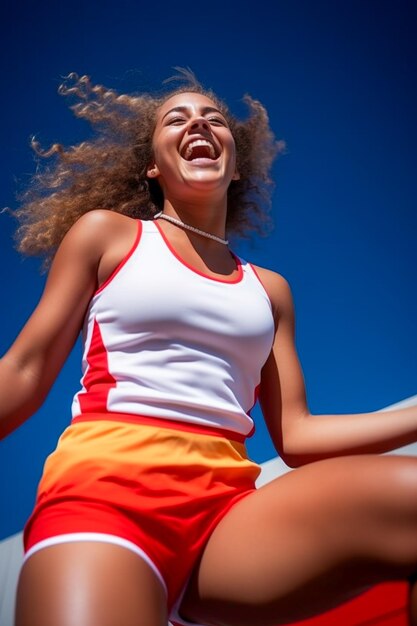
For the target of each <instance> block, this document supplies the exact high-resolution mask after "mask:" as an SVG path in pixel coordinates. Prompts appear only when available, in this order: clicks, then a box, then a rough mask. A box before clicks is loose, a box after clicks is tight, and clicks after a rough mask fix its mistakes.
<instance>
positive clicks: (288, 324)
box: [258, 268, 308, 459]
mask: <svg viewBox="0 0 417 626" xmlns="http://www.w3.org/2000/svg"><path fill="white" fill-rule="evenodd" d="M258 272H259V276H260V278H261V280H262V283H263V285H264V287H265V289H266V291H267V293H268V295H269V298H270V300H271V304H272V308H273V313H274V319H275V338H274V344H273V348H272V351H271V353H270V355H269V358H268V360H267V362H266V363H265V365H264V367H263V369H262V376H261V385H260V392H259V401H260V405H261V408H262V412H263V415H264V418H265V422H266V424H267V427H268V430H269V432H270V434H271V437H272V440H273V442H274V444H275V446H276V448H277V451H278V452H279V453H280V454H281V455H282V456H283V458H284V459H285V458H286V457H287V454H288V452H287V450H286V447H287V446H286V444H287V443H288V442H289V439H290V434H291V426H292V425H294V423H295V422H296V421H297V420H298V419H300V418H303V417H305V416H306V415H307V414H308V407H307V399H306V392H305V384H304V377H303V372H302V369H301V365H300V361H299V358H298V354H297V350H296V346H295V314H294V304H293V298H292V294H291V289H290V287H289V285H288V283H287V281H286V280H285V279H284V278H283V277H282V276H280V275H279V274H276V273H275V272H271V271H269V270H262V269H261V268H258ZM289 454H290V453H289Z"/></svg>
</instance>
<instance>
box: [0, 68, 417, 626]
mask: <svg viewBox="0 0 417 626" xmlns="http://www.w3.org/2000/svg"><path fill="white" fill-rule="evenodd" d="M183 76H184V77H185V78H186V84H185V85H183V86H181V87H180V88H179V89H177V90H173V91H171V92H168V93H166V94H163V95H162V96H160V97H158V98H154V97H152V96H150V95H145V96H126V95H124V96H118V95H117V94H115V93H114V92H112V91H110V90H106V89H104V88H103V87H100V86H98V87H94V86H92V85H91V84H90V81H89V80H88V78H85V77H83V78H80V79H78V77H76V76H73V77H72V78H73V80H74V83H73V86H70V87H68V85H67V86H66V87H63V89H62V91H63V93H66V94H75V95H76V96H78V97H79V98H80V103H79V104H77V105H76V106H75V107H74V109H75V112H76V113H77V114H78V115H79V116H82V117H85V118H87V119H89V120H90V121H91V122H93V123H94V124H95V125H96V126H97V127H98V128H99V131H100V132H99V135H98V136H97V138H95V139H92V140H91V141H90V142H84V143H82V144H80V145H78V146H75V147H73V148H71V149H69V150H64V149H63V148H62V147H61V146H59V145H56V146H54V147H53V149H51V151H50V152H49V153H46V156H51V155H52V154H57V156H58V163H57V165H56V167H55V169H54V170H53V171H52V172H50V171H46V172H45V173H44V174H43V175H42V176H40V179H39V181H38V187H39V186H40V191H36V189H35V191H34V192H33V190H32V191H31V193H32V194H34V195H33V197H29V198H28V199H27V200H26V204H24V206H23V207H22V208H21V209H20V211H19V217H20V218H22V220H23V223H22V226H21V229H20V242H21V244H20V245H21V249H22V251H31V252H43V253H46V254H47V255H48V254H49V255H51V253H52V251H53V250H55V248H57V251H56V254H55V255H54V260H53V262H52V265H51V269H50V273H49V277H48V281H47V285H46V288H45V292H44V294H43V296H42V298H41V300H40V303H39V305H38V306H37V308H36V310H35V312H34V313H33V315H32V317H31V318H30V320H29V321H28V323H27V324H26V326H25V327H24V329H23V330H22V332H21V334H20V335H19V337H18V338H17V340H16V341H15V343H14V344H13V346H12V347H11V348H10V350H9V351H8V352H7V354H6V355H5V356H4V357H3V359H2V361H1V363H0V367H1V369H0V374H1V376H0V386H1V387H0V388H1V397H2V403H1V423H2V433H3V434H7V433H8V432H10V431H11V430H13V429H14V428H16V427H17V426H18V425H19V424H20V423H21V422H23V421H24V420H25V419H26V418H27V417H28V416H29V415H31V414H32V413H33V412H34V411H35V410H36V409H37V408H38V407H39V405H40V404H41V402H42V401H43V399H44V398H45V396H46V394H47V393H48V390H49V388H50V387H51V385H52V383H53V381H54V379H55V378H56V376H57V373H58V372H59V369H60V367H61V366H62V364H63V362H64V361H65V358H66V357H67V355H68V353H69V351H70V350H71V347H72V346H73V344H74V342H75V340H76V338H77V336H78V334H79V332H80V329H81V328H83V339H84V356H83V379H82V386H81V389H80V391H79V392H78V393H77V394H76V395H75V397H74V402H73V407H72V412H73V421H72V423H71V425H70V426H69V428H68V429H67V430H66V431H65V432H64V434H63V435H62V437H61V438H60V441H59V443H58V446H57V450H56V451H55V452H54V453H53V454H52V455H51V456H50V457H49V458H48V460H47V462H46V465H45V469H44V475H43V477H42V480H41V483H40V486H39V491H38V497H37V502H36V506H35V509H34V512H33V514H32V516H31V518H30V520H29V521H28V523H27V525H26V528H25V548H26V559H25V563H24V565H23V568H22V572H21V577H20V582H19V588H18V595H17V611H16V624H17V626H26V625H29V624H30V625H31V626H35V625H38V624H39V625H42V626H49V625H52V624H53V625H54V626H55V625H56V624H59V625H60V626H72V625H77V626H92V625H99V624H100V626H103V625H109V626H110V625H113V624H123V625H124V626H129V625H132V626H133V625H135V626H138V625H143V626H162V625H164V626H165V625H166V623H167V620H168V617H170V619H171V620H172V621H173V622H174V623H176V624H189V623H193V624H216V625H217V624H230V625H236V626H244V625H246V624H248V625H249V624H253V625H255V624H256V625H257V624H263V625H267V624H273V625H275V624H284V623H288V622H291V621H294V620H298V619H302V618H305V617H309V616H312V615H314V614H316V613H317V612H320V611H323V610H326V609H328V608H330V607H333V606H335V605H337V604H338V603H340V602H342V601H344V600H346V599H347V598H350V597H353V596H354V595H355V594H358V593H360V592H361V591H362V590H363V589H365V588H367V587H368V586H370V585H372V584H375V583H377V582H380V581H385V580H395V579H406V578H409V579H410V580H411V579H412V577H413V575H414V574H415V573H416V571H417V498H416V494H417V460H416V459H414V458H406V457H394V456H392V457H386V456H378V455H377V453H381V452H384V451H388V450H391V449H393V448H395V447H398V446H399V445H403V444H407V443H410V442H413V441H415V440H416V439H417V410H416V408H415V407H412V408H408V409H403V410H397V411H392V412H390V413H385V412H382V413H371V414H362V415H343V416H341V415H338V416H332V415H314V416H313V415H311V414H310V412H309V410H308V406H307V401H306V398H305V390H304V384H303V377H302V372H301V369H300V365H299V361H298V358H297V354H296V350H295V347H294V314H293V306H292V299H291V293H290V288H289V286H288V284H287V282H286V281H285V279H284V278H282V277H281V276H279V275H278V274H276V273H274V272H271V271H268V270H266V269H263V268H255V267H253V266H252V265H250V264H249V263H247V262H245V261H243V260H241V259H238V258H237V257H236V256H234V255H233V254H232V253H231V252H230V250H229V248H228V246H227V243H228V242H227V241H226V239H225V233H226V229H227V230H228V231H233V230H234V231H237V232H239V231H241V230H242V229H243V228H244V227H246V228H248V227H249V228H250V227H253V226H254V225H256V222H257V220H256V219H255V218H256V215H259V216H261V217H262V207H263V206H265V203H266V201H267V199H268V197H267V194H268V188H269V184H270V181H269V177H268V171H269V168H270V166H271V163H272V161H273V158H274V156H275V154H276V152H277V148H278V145H277V143H276V142H275V140H274V138H273V135H272V133H271V131H270V130H269V126H268V119H267V115H266V112H265V110H264V109H263V107H262V105H260V104H259V103H258V102H255V101H253V100H252V99H250V98H247V104H248V106H249V108H250V113H251V114H250V116H249V119H248V120H247V121H246V122H239V121H237V120H236V119H235V118H234V117H233V116H232V115H231V114H230V113H229V112H228V110H227V108H226V107H225V105H224V104H223V103H222V102H221V101H219V100H218V98H217V97H216V96H215V95H214V94H213V93H211V92H209V91H207V90H204V89H203V88H202V87H201V86H200V85H199V84H198V83H197V82H196V81H195V80H194V79H193V77H192V76H191V75H190V74H189V73H187V72H183ZM187 81H188V82H187ZM45 188H47V189H48V188H49V189H50V193H49V194H45ZM109 209H110V210H109ZM138 218H141V219H138ZM258 221H259V220H258ZM248 355H250V358H248ZM13 389H18V393H10V390H13ZM257 398H259V401H260V404H261V407H262V411H263V414H264V417H265V420H266V423H267V425H268V428H269V430H270V433H271V437H272V439H273V441H274V443H275V445H276V448H277V451H278V452H279V454H280V455H281V456H282V457H283V459H284V460H285V461H286V462H287V463H288V464H289V465H290V466H293V467H297V468H298V469H297V470H296V471H294V472H290V473H289V474H287V475H285V476H283V477H280V478H278V479H276V480H275V481H273V482H272V483H270V484H268V485H266V486H265V487H262V488H260V489H258V490H255V488H254V481H255V479H256V477H257V475H258V473H259V468H258V467H257V466H256V464H254V463H252V462H251V461H250V460H249V459H247V457H246V455H245V450H244V444H243V442H244V439H245V437H246V436H248V435H250V433H251V430H252V426H253V424H252V420H251V418H250V410H251V408H252V406H253V404H254V403H255V402H256V399H257ZM410 614H411V620H412V623H413V624H417V591H416V589H415V588H413V589H412V590H411V594H410Z"/></svg>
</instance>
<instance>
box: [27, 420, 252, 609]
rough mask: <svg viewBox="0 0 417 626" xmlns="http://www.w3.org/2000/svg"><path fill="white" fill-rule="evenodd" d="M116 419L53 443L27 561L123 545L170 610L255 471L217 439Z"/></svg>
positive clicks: (230, 444) (239, 451)
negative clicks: (50, 551) (44, 553)
mask: <svg viewBox="0 0 417 626" xmlns="http://www.w3.org/2000/svg"><path fill="white" fill-rule="evenodd" d="M102 417H103V418H104V416H102ZM119 417H120V420H121V421H114V420H109V419H107V418H108V416H106V418H105V419H101V420H93V421H82V422H78V423H74V424H72V425H71V426H69V427H68V428H67V429H66V430H65V432H64V433H63V435H62V436H61V438H60V440H59V442H58V446H57V449H56V450H55V452H53V453H52V454H51V455H50V456H49V457H48V459H47V460H46V463H45V468H44V473H43V476H42V479H41V482H40V484H39V489H38V495H37V500H36V504H35V508H34V511H33V513H32V515H31V517H30V519H29V520H28V522H27V524H26V527H25V531H24V542H25V551H26V558H28V557H29V556H30V555H31V554H33V553H34V552H36V551H37V550H39V549H41V548H43V547H46V546H49V545H54V544H56V543H62V542H67V541H79V540H88V541H91V540H93V541H107V542H111V543H116V544H119V545H122V546H125V547H126V548H129V549H131V550H133V551H134V552H136V553H137V554H139V555H140V556H141V557H142V558H144V559H145V560H146V561H147V562H148V563H149V565H150V567H151V568H152V569H153V570H154V572H155V574H156V575H157V576H158V578H159V580H160V581H161V583H162V585H163V586H164V587H165V589H166V592H167V603H168V608H169V609H171V607H172V606H173V604H174V603H175V601H176V600H177V599H178V597H179V595H180V593H181V591H182V589H183V588H184V585H185V584H186V582H187V580H188V578H189V576H190V574H191V571H192V569H193V566H194V565H195V563H196V561H197V559H198V557H199V556H200V555H201V553H202V550H203V548H204V545H205V543H206V542H207V540H208V538H209V536H210V534H211V532H212V531H213V529H214V528H215V526H216V525H217V524H218V522H219V521H220V519H221V518H222V517H223V516H224V515H225V513H226V512H227V511H228V510H229V509H230V507H231V506H232V505H233V504H234V503H235V502H237V501H238V500H239V499H241V498H242V497H244V496H246V495H247V494H249V493H251V492H252V491H253V490H254V489H255V479H256V478H257V476H258V475H259V472H260V468H259V466H258V465H257V464H255V463H253V462H252V461H250V460H249V459H248V458H247V456H246V451H245V447H244V444H243V443H242V442H238V441H233V440H230V439H227V438H225V436H224V434H222V433H221V432H217V431H215V430H213V431H212V429H210V431H208V429H205V430H204V429H200V428H199V427H198V426H195V427H194V426H189V425H182V424H180V423H177V424H175V425H173V424H172V423H169V422H168V423H167V422H164V420H159V419H148V418H145V419H144V421H143V423H133V422H128V421H126V422H125V421H122V418H123V416H118V418H119ZM125 418H126V419H129V418H130V419H132V416H125ZM140 419H141V418H138V420H140ZM135 420H136V418H135Z"/></svg>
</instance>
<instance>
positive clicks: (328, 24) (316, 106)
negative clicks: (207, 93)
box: [0, 0, 417, 538]
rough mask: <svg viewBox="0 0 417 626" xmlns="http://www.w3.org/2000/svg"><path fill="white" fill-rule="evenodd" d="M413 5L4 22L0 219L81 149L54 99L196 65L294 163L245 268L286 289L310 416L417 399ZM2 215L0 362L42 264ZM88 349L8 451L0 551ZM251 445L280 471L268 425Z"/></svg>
mask: <svg viewBox="0 0 417 626" xmlns="http://www.w3.org/2000/svg"><path fill="white" fill-rule="evenodd" d="M416 24H417V19H416V4H415V2H414V1H413V2H412V1H411V0H410V1H406V0H395V1H394V0H392V1H391V2H387V1H384V0H352V1H350V2H334V0H333V1H331V0H328V1H324V0H317V1H316V2H311V1H307V0H305V1H300V0H292V1H291V2H288V1H281V0H276V1H275V2H274V3H272V6H270V7H269V8H267V6H266V5H265V4H262V5H259V4H258V5H256V4H255V3H249V2H244V1H243V2H237V0H236V1H234V2H228V1H227V0H225V1H224V2H222V3H221V4H220V5H218V4H207V3H188V2H185V3H184V2H181V3H175V2H164V1H163V0H162V1H160V2H158V3H142V2H137V0H136V1H132V0H119V1H118V2H117V3H116V2H108V1H107V0H101V1H100V2H97V1H95V0H92V1H90V2H88V3H82V2H81V1H78V0H77V1H76V2H71V3H70V2H66V1H65V0H64V1H63V2H59V3H57V2H48V1H47V2H36V3H35V2H28V1H27V2H23V1H22V0H16V1H15V2H13V3H12V2H11V1H10V0H9V1H7V2H6V3H4V4H3V8H2V9H1V15H0V34H1V37H0V47H1V58H2V60H3V70H2V87H3V89H2V98H1V100H0V107H1V121H0V125H1V134H2V144H1V145H2V150H1V154H0V158H1V168H0V177H1V190H2V193H1V200H0V206H11V207H15V206H16V201H15V192H16V190H17V184H16V179H18V180H25V179H27V176H28V175H29V174H30V173H31V172H33V169H34V166H35V163H34V161H33V158H32V155H31V152H30V149H29V147H28V140H29V137H30V136H31V135H32V134H36V135H37V136H38V138H39V139H40V140H41V141H42V142H43V143H44V144H45V145H47V144H48V143H49V142H53V141H56V140H58V141H63V142H64V143H73V142H76V141H79V140H80V139H82V138H83V137H84V136H85V133H86V132H88V129H87V128H86V127H85V125H84V124H83V123H82V122H80V121H77V120H75V119H74V118H73V116H72V114H71V113H70V111H69V109H68V107H67V104H66V102H65V101H64V100H63V99H62V98H61V97H60V96H58V95H57V93H56V90H57V86H58V84H59V82H60V77H61V76H63V75H65V74H67V73H69V72H70V71H76V72H78V73H80V74H84V73H85V74H89V75H90V76H91V77H92V79H93V80H94V81H97V82H104V83H105V84H107V85H109V86H112V87H114V88H116V89H119V90H120V91H124V90H125V91H134V90H137V89H141V88H142V87H144V88H145V89H152V88H158V87H159V86H160V84H161V81H162V80H163V79H164V78H166V77H167V76H169V75H170V74H171V73H172V70H171V68H172V67H173V66H175V65H182V66H190V67H191V68H192V69H193V70H194V71H195V73H196V74H197V76H198V77H199V79H200V80H201V81H202V82H203V83H205V84H206V85H207V86H209V87H212V88H213V89H214V90H215V91H217V92H218V93H219V95H221V96H222V97H223V98H224V99H225V100H226V101H227V102H228V103H229V105H230V106H231V108H232V110H234V111H235V112H236V113H239V114H244V107H243V106H242V104H241V101H240V99H241V97H242V95H243V94H244V93H246V92H249V93H250V94H251V95H252V96H254V97H256V98H258V99H260V100H261V101H262V102H263V103H264V104H265V105H266V106H267V107H268V110H269V113H270V118H271V124H272V127H273V128H274V130H275V133H276V135H277V137H278V138H282V139H284V140H285V141H286V143H287V146H288V150H287V154H286V155H285V156H282V157H281V158H280V159H279V160H278V161H277V163H276V166H275V169H274V175H275V179H276V182H277V188H276V192H275V195H274V208H273V213H274V217H275V223H276V227H275V230H274V232H273V233H272V235H271V236H270V237H269V238H268V239H266V240H264V239H259V240H257V241H254V242H253V243H252V244H250V245H249V244H247V243H245V244H244V245H243V244H242V245H239V246H238V247H237V248H236V251H237V252H238V253H240V254H241V255H242V256H246V257H247V258H249V259H250V260H252V261H254V262H256V263H258V264H263V265H266V266H268V267H270V268H271V269H274V270H276V271H279V272H281V273H282V274H284V275H285V276H286V278H287V279H288V280H289V281H290V283H291V285H292V289H293V293H294V299H295V304H296V312H297V320H298V323H297V344H298V347H299V353H300V358H301V361H302V365H303V368H304V373H305V379H306V385H307V391H308V397H309V403H310V407H311V410H312V411H313V412H335V413H342V412H353V411H355V412H358V411H367V410H374V409H378V408H381V407H383V406H386V405H389V404H392V403H394V402H397V401H399V400H402V399H404V398H406V397H409V396H411V395H414V394H417V295H416V278H417V206H416V204H417V201H416V198H417V175H416V165H417V159H416V149H417V119H416V117H417V116H416V111H417V94H416V76H417V44H416V41H417V33H416V28H417V27H416ZM13 228H14V223H13V221H12V220H11V219H10V218H9V217H7V216H6V215H3V216H0V250H1V259H2V262H1V266H0V268H1V269H0V271H1V284H2V306H1V308H0V316H1V326H0V327H1V333H0V351H1V352H4V351H5V350H6V349H7V347H8V346H9V344H10V343H11V341H12V340H13V338H14V337H15V335H16V334H17V332H18V330H19V329H20V327H21V325H22V324H23V323H24V321H25V319H26V318H27V316H28V315H29V314H30V312H31V310H32V309H33V307H34V306H35V304H36V301H37V299H38V297H39V295H40V293H41V290H42V286H43V282H44V277H42V276H41V275H40V273H39V263H38V261H36V260H32V259H27V260H23V259H22V258H20V257H19V256H18V255H17V254H16V252H15V251H14V249H13V242H12V233H13ZM78 361H79V350H78V349H77V350H75V352H74V354H73V355H71V357H70V359H69V361H68V363H67V365H66V366H65V368H64V370H63V372H62V373H61V375H60V377H59V379H58V381H57V383H56V385H55V387H54V389H53V390H52V392H51V394H50V396H49V398H48V400H47V401H46V402H45V405H44V406H43V408H42V409H41V410H40V411H39V412H38V413H37V414H36V415H35V416H34V417H33V418H32V419H31V420H30V421H29V422H28V423H26V424H25V425H24V426H23V427H22V428H20V429H19V430H18V431H17V432H16V433H14V434H13V435H11V436H10V437H9V438H8V439H7V440H5V441H3V442H2V443H0V511H1V512H0V538H2V537H6V536H8V535H10V534H12V533H15V532H18V531H20V530H21V529H22V527H23V524H24V522H25V520H26V518H27V516H28V514H29V513H30V510H31V506H32V503H33V498H34V494H35V489H36V484H37V481H38V479H39V476H40V472H41V468H42V464H43V461H44V459H45V457H46V455H47V454H48V453H49V452H50V451H51V450H52V449H53V447H54V445H55V442H56V439H57V437H58V436H59V434H60V432H61V431H62V430H63V428H64V427H65V426H66V424H67V423H68V421H69V406H70V401H71V398H72V394H73V393H74V391H75V390H76V388H77V385H78V381H79V377H80V371H79V362H78ZM255 417H256V420H257V422H258V430H257V434H256V435H255V437H254V438H253V440H251V441H250V442H249V446H248V447H249V450H250V453H251V454H252V456H253V457H254V458H255V459H256V460H257V461H259V462H262V461H265V460H267V459H269V458H271V457H272V456H274V450H273V448H272V445H271V443H270V441H269V439H268V436H267V434H266V432H265V429H264V427H263V426H262V420H261V416H260V414H259V412H258V411H257V412H256V413H255Z"/></svg>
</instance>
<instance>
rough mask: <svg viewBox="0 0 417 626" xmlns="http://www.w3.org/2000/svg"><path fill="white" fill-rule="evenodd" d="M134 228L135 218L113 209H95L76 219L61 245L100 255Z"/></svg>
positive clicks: (135, 228)
mask: <svg viewBox="0 0 417 626" xmlns="http://www.w3.org/2000/svg"><path fill="white" fill-rule="evenodd" d="M136 230H137V220H135V219H133V218H131V217H128V216H126V215H122V214H120V213H116V212H115V211H110V210H107V209H95V210H93V211H89V212H88V213H85V214H84V215H82V216H81V217H79V218H78V219H77V221H76V222H75V223H74V224H73V225H72V226H71V228H70V229H69V231H68V232H67V234H66V235H65V237H64V239H63V241H62V243H61V247H63V248H67V247H69V248H71V249H79V250H80V252H81V251H85V252H87V253H88V252H90V253H91V254H92V255H94V256H95V255H96V254H99V256H100V255H101V254H103V253H104V252H105V251H106V250H107V249H108V246H109V245H110V244H111V243H112V242H114V241H116V240H117V239H119V238H120V237H129V235H130V234H131V233H133V232H136Z"/></svg>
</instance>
